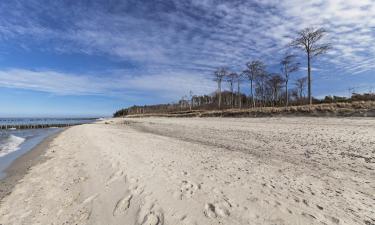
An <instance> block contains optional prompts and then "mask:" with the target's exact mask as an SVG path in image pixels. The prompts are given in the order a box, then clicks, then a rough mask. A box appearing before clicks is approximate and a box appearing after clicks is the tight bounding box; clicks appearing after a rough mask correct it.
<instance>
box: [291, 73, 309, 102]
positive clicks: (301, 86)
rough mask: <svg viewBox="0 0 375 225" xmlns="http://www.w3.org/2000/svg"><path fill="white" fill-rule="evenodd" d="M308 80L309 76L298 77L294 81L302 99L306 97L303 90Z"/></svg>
mask: <svg viewBox="0 0 375 225" xmlns="http://www.w3.org/2000/svg"><path fill="white" fill-rule="evenodd" d="M306 82H307V77H302V78H299V79H297V80H296V81H295V83H294V84H295V86H296V89H297V92H298V97H299V99H300V100H301V99H303V98H304V95H303V92H304V90H305V88H306Z"/></svg>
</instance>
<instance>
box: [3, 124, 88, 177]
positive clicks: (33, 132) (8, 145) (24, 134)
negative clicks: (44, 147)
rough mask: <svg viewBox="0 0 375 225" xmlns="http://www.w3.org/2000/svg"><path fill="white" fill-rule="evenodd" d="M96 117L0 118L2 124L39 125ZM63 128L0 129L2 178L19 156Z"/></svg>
mask: <svg viewBox="0 0 375 225" xmlns="http://www.w3.org/2000/svg"><path fill="white" fill-rule="evenodd" d="M94 121H95V119H91V118H90V119H82V118H73V119H72V118H0V125H39V124H72V125H74V124H84V123H91V122H94ZM61 129H62V128H40V129H22V130H17V129H7V130H0V179H3V178H4V177H5V176H6V174H5V172H4V171H5V169H6V168H7V167H8V166H9V165H10V164H11V163H12V162H13V161H14V160H16V159H17V158H18V157H20V156H21V155H23V154H25V153H26V152H28V151H30V150H31V149H32V148H34V147H35V146H36V145H38V144H39V143H41V142H42V141H43V140H44V139H45V138H47V137H49V136H51V135H53V134H55V133H57V132H59V131H60V130H61Z"/></svg>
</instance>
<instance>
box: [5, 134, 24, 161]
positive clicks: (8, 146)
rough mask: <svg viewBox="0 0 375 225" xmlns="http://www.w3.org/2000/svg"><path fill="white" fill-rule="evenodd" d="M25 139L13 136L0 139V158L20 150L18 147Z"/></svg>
mask: <svg viewBox="0 0 375 225" xmlns="http://www.w3.org/2000/svg"><path fill="white" fill-rule="evenodd" d="M25 140H26V139H25V138H22V137H18V136H15V135H13V134H10V135H7V136H5V137H1V139H0V157H3V156H5V155H7V154H9V153H11V152H14V151H17V150H18V149H20V145H21V144H22V143H23V142H24V141H25Z"/></svg>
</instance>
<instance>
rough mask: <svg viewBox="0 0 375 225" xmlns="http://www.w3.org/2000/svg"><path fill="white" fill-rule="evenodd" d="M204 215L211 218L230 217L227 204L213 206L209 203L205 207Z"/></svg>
mask: <svg viewBox="0 0 375 225" xmlns="http://www.w3.org/2000/svg"><path fill="white" fill-rule="evenodd" d="M203 213H204V215H205V216H206V217H209V218H216V217H227V216H229V215H230V212H229V210H228V208H227V207H226V206H225V203H221V204H212V203H207V204H206V205H205V206H204V212H203Z"/></svg>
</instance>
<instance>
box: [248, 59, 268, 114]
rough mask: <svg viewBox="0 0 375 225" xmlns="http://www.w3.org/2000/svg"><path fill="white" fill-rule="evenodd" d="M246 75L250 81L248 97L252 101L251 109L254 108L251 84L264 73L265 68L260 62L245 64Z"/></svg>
mask: <svg viewBox="0 0 375 225" xmlns="http://www.w3.org/2000/svg"><path fill="white" fill-rule="evenodd" d="M246 67H247V69H246V74H247V78H248V79H249V81H250V95H251V101H252V107H255V100H254V91H253V83H254V81H255V79H256V78H257V77H258V76H260V75H262V74H263V73H264V71H265V68H266V66H265V65H264V63H263V62H262V61H259V60H254V61H251V62H249V63H247V64H246Z"/></svg>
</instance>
